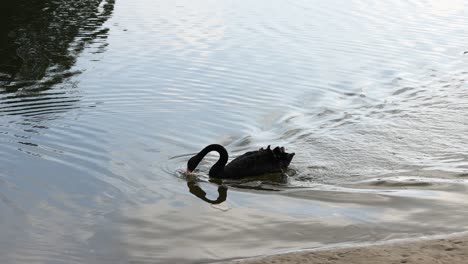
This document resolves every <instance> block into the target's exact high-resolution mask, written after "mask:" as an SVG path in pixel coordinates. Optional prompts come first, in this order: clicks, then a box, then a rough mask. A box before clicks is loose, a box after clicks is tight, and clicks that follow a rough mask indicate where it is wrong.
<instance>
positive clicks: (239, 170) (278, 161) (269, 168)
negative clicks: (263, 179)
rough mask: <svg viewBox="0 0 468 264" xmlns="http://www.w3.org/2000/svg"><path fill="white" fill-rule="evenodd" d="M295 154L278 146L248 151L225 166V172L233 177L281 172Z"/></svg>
mask: <svg viewBox="0 0 468 264" xmlns="http://www.w3.org/2000/svg"><path fill="white" fill-rule="evenodd" d="M293 156H294V153H293V154H289V153H286V152H284V148H279V147H276V148H275V149H273V150H272V149H270V146H268V147H267V148H266V149H263V148H262V149H260V150H257V151H250V152H247V153H245V154H243V155H241V156H239V157H237V158H235V159H234V160H233V161H231V162H230V163H229V164H228V165H227V166H226V167H225V168H224V173H225V174H226V176H228V177H231V178H236V177H244V176H254V175H260V174H265V173H275V172H281V171H283V170H284V169H286V168H287V166H288V165H289V163H290V162H291V160H292V157H293Z"/></svg>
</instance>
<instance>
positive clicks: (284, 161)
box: [260, 145, 295, 168]
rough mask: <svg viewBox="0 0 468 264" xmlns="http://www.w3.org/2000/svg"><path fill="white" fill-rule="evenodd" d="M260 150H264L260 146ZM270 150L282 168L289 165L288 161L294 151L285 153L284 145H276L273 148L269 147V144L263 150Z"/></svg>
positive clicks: (289, 161)
mask: <svg viewBox="0 0 468 264" xmlns="http://www.w3.org/2000/svg"><path fill="white" fill-rule="evenodd" d="M260 150H264V149H263V148H261V149H260ZM264 151H268V152H270V153H271V154H272V155H273V157H274V158H275V159H276V160H277V161H279V162H280V163H281V167H282V168H287V167H288V166H289V163H291V160H292V159H293V157H294V155H295V153H294V152H293V153H287V152H286V151H284V147H276V148H274V149H271V148H270V145H268V147H267V148H266V149H265V150H264Z"/></svg>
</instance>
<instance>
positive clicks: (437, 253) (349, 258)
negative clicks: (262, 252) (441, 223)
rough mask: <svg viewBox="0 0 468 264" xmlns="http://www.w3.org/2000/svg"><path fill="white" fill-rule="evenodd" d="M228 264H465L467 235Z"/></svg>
mask: <svg viewBox="0 0 468 264" xmlns="http://www.w3.org/2000/svg"><path fill="white" fill-rule="evenodd" d="M230 263H232V264H234V263H236V264H237V263H238V264H264V263H269V264H273V263H277V264H293V263H294V264H296V263H301V264H304V263H306V264H312V263H313V264H317V263H320V264H327V263H333V264H345V263H346V264H348V263H359V264H371V263H372V264H374V263H418V264H436V263H437V264H441V263H447V264H449V263H450V264H467V263H468V234H467V233H464V234H463V235H456V236H450V237H447V238H438V239H425V240H418V241H405V242H399V243H390V244H384V245H375V246H366V247H350V248H341V249H335V250H318V251H308V252H297V253H288V254H282V255H274V256H266V257H258V258H251V259H245V260H236V261H232V262H230Z"/></svg>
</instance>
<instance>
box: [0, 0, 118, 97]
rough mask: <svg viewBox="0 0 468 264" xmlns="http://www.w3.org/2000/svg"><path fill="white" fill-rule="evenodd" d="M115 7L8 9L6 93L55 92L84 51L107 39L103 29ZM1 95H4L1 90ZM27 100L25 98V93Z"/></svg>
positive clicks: (24, 5) (90, 0) (2, 60)
mask: <svg viewBox="0 0 468 264" xmlns="http://www.w3.org/2000/svg"><path fill="white" fill-rule="evenodd" d="M113 3H114V2H113V1H112V0H111V1H106V2H101V1H98V0H87V1H45V0H41V1H33V2H31V1H24V0H19V1H9V3H8V4H7V5H6V8H2V10H3V13H4V14H3V16H2V20H1V22H2V23H1V24H2V27H1V31H0V33H1V35H2V36H6V37H5V38H3V37H2V41H1V42H0V52H1V53H0V77H1V78H0V81H2V83H1V84H2V89H3V90H4V91H5V92H10V93H11V92H17V91H18V89H20V88H24V90H23V91H24V92H26V93H30V92H38V91H42V90H46V89H49V88H50V87H51V86H53V85H54V84H57V83H61V82H62V81H63V80H64V79H67V78H69V77H71V76H73V75H74V74H75V73H76V72H73V71H70V69H71V67H72V66H73V65H74V64H75V61H76V57H77V56H78V55H79V53H80V52H81V51H82V50H83V48H84V47H85V46H86V45H87V44H89V43H90V42H92V41H95V40H96V39H98V38H104V39H105V38H106V37H107V31H108V29H107V28H101V26H102V24H103V23H104V22H105V21H106V20H107V19H108V18H109V16H110V14H111V13H112V10H113V5H114V4H113ZM0 91H1V90H0ZM21 95H24V93H21Z"/></svg>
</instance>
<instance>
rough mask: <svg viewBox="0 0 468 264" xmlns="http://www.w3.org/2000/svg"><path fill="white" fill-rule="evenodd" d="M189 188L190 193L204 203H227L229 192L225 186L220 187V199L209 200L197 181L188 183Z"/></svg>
mask: <svg viewBox="0 0 468 264" xmlns="http://www.w3.org/2000/svg"><path fill="white" fill-rule="evenodd" d="M187 186H188V188H189V191H190V193H192V194H193V195H195V196H196V197H198V198H200V199H202V200H203V201H205V202H207V203H210V204H220V203H222V202H224V201H226V197H227V190H228V188H227V187H225V186H222V185H220V186H218V198H216V199H209V198H207V197H206V192H205V191H203V189H202V188H201V187H200V186H199V185H198V183H197V182H196V181H187Z"/></svg>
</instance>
